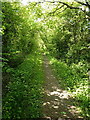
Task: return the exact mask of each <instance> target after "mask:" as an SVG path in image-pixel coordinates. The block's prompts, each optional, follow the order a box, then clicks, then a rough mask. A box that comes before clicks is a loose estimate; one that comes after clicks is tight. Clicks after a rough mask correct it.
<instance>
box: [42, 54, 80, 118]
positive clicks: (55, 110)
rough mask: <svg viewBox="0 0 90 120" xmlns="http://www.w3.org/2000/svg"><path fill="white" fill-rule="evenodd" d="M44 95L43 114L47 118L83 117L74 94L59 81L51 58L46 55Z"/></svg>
mask: <svg viewBox="0 0 90 120" xmlns="http://www.w3.org/2000/svg"><path fill="white" fill-rule="evenodd" d="M43 67H44V73H45V76H44V77H45V82H44V97H43V114H44V117H45V118H51V119H52V120H54V119H56V118H82V117H81V116H80V110H79V109H78V108H77V107H76V105H75V104H77V103H76V102H75V99H74V98H73V96H72V95H71V94H70V93H69V92H67V91H66V90H64V88H63V87H62V86H60V83H59V81H58V80H57V79H56V77H55V76H54V71H53V70H52V68H51V66H50V64H49V60H48V59H47V57H46V56H44V63H43Z"/></svg>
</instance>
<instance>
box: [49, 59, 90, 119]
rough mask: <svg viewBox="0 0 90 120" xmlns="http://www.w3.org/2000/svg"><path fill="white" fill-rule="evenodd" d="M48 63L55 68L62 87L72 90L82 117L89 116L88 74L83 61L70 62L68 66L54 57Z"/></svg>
mask: <svg viewBox="0 0 90 120" xmlns="http://www.w3.org/2000/svg"><path fill="white" fill-rule="evenodd" d="M50 64H51V65H52V67H53V69H54V70H55V74H56V76H57V78H58V79H59V83H60V84H61V85H62V86H63V87H64V89H66V90H69V91H70V92H72V94H73V95H74V97H76V99H77V101H79V102H80V103H79V105H80V107H81V109H82V110H83V113H82V114H83V116H84V117H90V116H89V110H88V106H89V102H90V101H89V98H88V94H89V91H88V90H89V88H88V76H87V66H86V65H85V64H83V63H79V64H77V65H76V64H72V65H71V66H68V65H67V64H66V63H65V62H62V61H58V60H57V59H55V58H52V57H51V58H50Z"/></svg>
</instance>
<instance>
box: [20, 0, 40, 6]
mask: <svg viewBox="0 0 90 120" xmlns="http://www.w3.org/2000/svg"><path fill="white" fill-rule="evenodd" d="M39 1H40V0H22V1H21V3H22V4H23V5H28V3H29V2H39Z"/></svg>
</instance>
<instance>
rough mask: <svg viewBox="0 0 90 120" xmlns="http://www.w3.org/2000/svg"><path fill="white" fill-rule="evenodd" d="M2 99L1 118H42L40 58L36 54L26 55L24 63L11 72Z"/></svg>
mask: <svg viewBox="0 0 90 120" xmlns="http://www.w3.org/2000/svg"><path fill="white" fill-rule="evenodd" d="M11 74H12V77H11V80H10V82H9V84H8V85H7V89H8V92H7V94H6V95H5V97H4V98H3V118H4V119H19V118H20V119H21V118H22V119H23V118H39V117H41V116H42V113H41V104H42V100H41V97H42V83H43V72H42V57H41V55H38V54H37V53H35V54H33V55H28V56H27V57H26V59H25V60H24V62H23V63H22V64H21V65H19V66H18V67H17V68H16V69H13V70H12V71H11Z"/></svg>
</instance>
